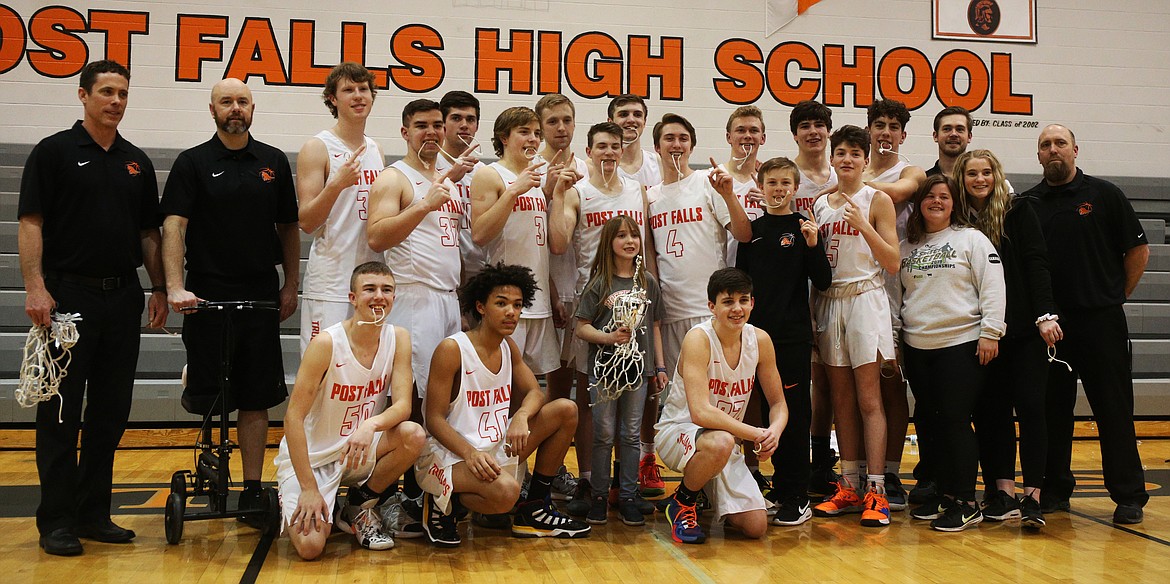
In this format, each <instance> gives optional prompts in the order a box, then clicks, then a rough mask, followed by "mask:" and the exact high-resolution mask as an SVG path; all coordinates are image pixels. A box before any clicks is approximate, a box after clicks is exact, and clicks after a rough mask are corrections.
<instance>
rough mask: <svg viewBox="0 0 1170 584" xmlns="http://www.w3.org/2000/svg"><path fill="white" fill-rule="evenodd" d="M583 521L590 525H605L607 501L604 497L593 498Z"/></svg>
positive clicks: (607, 515) (606, 520) (607, 512)
mask: <svg viewBox="0 0 1170 584" xmlns="http://www.w3.org/2000/svg"><path fill="white" fill-rule="evenodd" d="M585 521H587V522H588V523H589V524H590V525H605V524H606V523H607V522H608V521H609V499H608V497H606V496H605V495H597V496H595V497H593V501H592V502H591V503H590V504H589V514H588V515H586V516H585Z"/></svg>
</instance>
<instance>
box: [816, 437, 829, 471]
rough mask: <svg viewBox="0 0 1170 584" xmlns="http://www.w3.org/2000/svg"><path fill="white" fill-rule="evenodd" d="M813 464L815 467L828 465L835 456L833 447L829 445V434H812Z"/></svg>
mask: <svg viewBox="0 0 1170 584" xmlns="http://www.w3.org/2000/svg"><path fill="white" fill-rule="evenodd" d="M811 442H812V465H813V468H817V467H820V466H826V463H828V461H829V460H832V458H833V449H832V448H830V447H829V437H828V436H812V440H811Z"/></svg>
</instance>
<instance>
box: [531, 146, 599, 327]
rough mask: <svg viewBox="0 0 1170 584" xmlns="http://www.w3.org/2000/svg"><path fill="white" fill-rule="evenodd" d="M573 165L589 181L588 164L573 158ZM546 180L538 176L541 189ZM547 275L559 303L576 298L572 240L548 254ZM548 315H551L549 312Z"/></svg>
mask: <svg viewBox="0 0 1170 584" xmlns="http://www.w3.org/2000/svg"><path fill="white" fill-rule="evenodd" d="M543 160H544V158H542V157H541V156H540V155H537V156H536V158H534V159H533V162H537V161H543ZM573 165H574V166H576V167H577V174H580V175H581V180H589V164H588V163H586V162H585V161H584V160H582V159H580V158H577V157H576V156H574V157H573ZM546 168H548V165H547V164H546V165H545V166H542V167H540V170H541V172H544V171H545V169H546ZM547 180H548V173H547V172H545V173H544V174H542V175H541V176H540V185H541V186H542V187H543V186H544V185H545V181H547ZM549 256H550V257H549V259H548V261H549V268H548V269H549V275H550V276H551V277H552V280H553V282H554V283H556V285H557V296H558V297H560V300H561V302H573V301H574V300H576V298H577V252H576V250H575V248H574V243H573V240H571V239H570V240H569V248H568V249H566V250H565V253H563V254H561V255H552V254H549ZM549 314H552V312H551V311H550V312H549Z"/></svg>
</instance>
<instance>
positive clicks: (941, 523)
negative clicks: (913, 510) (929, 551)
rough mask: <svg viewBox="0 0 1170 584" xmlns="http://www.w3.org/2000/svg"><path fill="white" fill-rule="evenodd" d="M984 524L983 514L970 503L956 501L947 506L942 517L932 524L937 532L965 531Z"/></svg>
mask: <svg viewBox="0 0 1170 584" xmlns="http://www.w3.org/2000/svg"><path fill="white" fill-rule="evenodd" d="M982 522H983V512H982V511H980V510H979V509H977V508H976V507H975V506H974V505H972V504H970V503H960V502H958V501H955V502H954V503H951V504H950V505H947V511H946V513H944V514H943V516H942V517H939V518H938V519H935V520H934V521H931V522H930V528H931V529H933V530H935V531H963V530H964V529H967V528H970V527H975V526H976V525H979V524H980V523H982Z"/></svg>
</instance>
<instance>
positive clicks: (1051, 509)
mask: <svg viewBox="0 0 1170 584" xmlns="http://www.w3.org/2000/svg"><path fill="white" fill-rule="evenodd" d="M1070 509H1072V506H1071V505H1069V502H1068V499H1052V498H1049V497H1045V496H1044V495H1040V510H1041V511H1043V512H1044V513H1046V514H1047V513H1056V512H1057V511H1065V512H1067V511H1068V510H1070Z"/></svg>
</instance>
